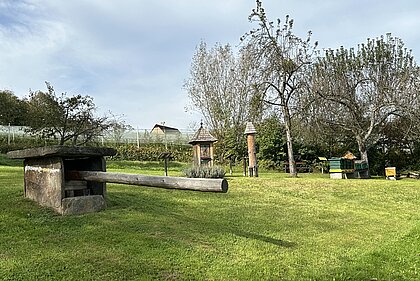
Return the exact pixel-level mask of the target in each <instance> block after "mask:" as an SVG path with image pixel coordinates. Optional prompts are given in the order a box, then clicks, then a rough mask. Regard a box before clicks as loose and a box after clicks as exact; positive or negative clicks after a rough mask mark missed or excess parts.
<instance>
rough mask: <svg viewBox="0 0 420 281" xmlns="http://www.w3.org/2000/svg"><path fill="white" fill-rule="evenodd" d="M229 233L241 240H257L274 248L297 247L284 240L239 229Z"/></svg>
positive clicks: (295, 244) (293, 243)
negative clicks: (274, 246) (241, 238)
mask: <svg viewBox="0 0 420 281" xmlns="http://www.w3.org/2000/svg"><path fill="white" fill-rule="evenodd" d="M230 231H231V232H232V233H233V234H235V235H237V236H240V237H243V238H249V239H255V240H259V241H262V242H266V243H270V244H273V245H276V246H279V247H284V248H295V247H296V246H297V243H295V242H290V241H285V240H281V239H275V238H272V237H268V236H264V235H261V234H256V233H251V232H246V231H243V230H241V229H231V230H230Z"/></svg>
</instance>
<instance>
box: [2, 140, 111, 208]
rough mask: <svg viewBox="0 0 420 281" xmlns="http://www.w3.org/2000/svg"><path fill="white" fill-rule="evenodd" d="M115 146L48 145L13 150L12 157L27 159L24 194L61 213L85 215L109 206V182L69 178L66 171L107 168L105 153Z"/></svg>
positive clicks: (106, 154) (10, 156)
mask: <svg viewBox="0 0 420 281" xmlns="http://www.w3.org/2000/svg"><path fill="white" fill-rule="evenodd" d="M115 153H116V151H115V150H114V149H112V148H103V147H72V146H48V147H40V148H31V149H24V150H17V151H11V152H9V153H8V154H7V156H8V157H9V158H15V159H25V160H24V194H25V197H27V198H30V199H32V200H34V201H36V202H38V203H39V204H40V205H42V206H45V207H50V208H52V209H54V210H55V211H57V212H58V213H60V214H63V215H67V214H84V213H90V212H97V211H100V210H103V209H105V208H106V183H104V182H94V181H89V182H88V181H85V180H67V179H66V177H65V174H66V172H67V171H72V170H83V171H102V172H105V171H106V162H105V159H104V156H112V155H115Z"/></svg>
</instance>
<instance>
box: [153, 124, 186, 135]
mask: <svg viewBox="0 0 420 281" xmlns="http://www.w3.org/2000/svg"><path fill="white" fill-rule="evenodd" d="M154 128H160V129H161V130H162V131H175V132H177V133H180V131H179V130H178V129H177V128H172V127H168V126H164V125H160V124H155V125H154V126H153V128H152V131H153V129H154Z"/></svg>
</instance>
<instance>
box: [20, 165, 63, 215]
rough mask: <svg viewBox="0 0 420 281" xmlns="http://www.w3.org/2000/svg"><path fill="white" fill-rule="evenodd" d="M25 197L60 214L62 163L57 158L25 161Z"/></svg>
mask: <svg viewBox="0 0 420 281" xmlns="http://www.w3.org/2000/svg"><path fill="white" fill-rule="evenodd" d="M24 163H25V171H24V175H25V197H27V198H30V199H32V200H34V201H36V202H38V203H39V204H40V205H42V206H45V207H50V208H53V209H54V210H56V211H58V212H60V210H61V199H62V198H63V197H64V189H63V188H62V187H63V185H64V169H63V161H62V159H61V158H59V157H51V158H33V159H32V158H31V159H26V160H25V162H24Z"/></svg>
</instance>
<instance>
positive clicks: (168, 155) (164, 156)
mask: <svg viewBox="0 0 420 281" xmlns="http://www.w3.org/2000/svg"><path fill="white" fill-rule="evenodd" d="M171 156H172V153H171V152H162V153H161V154H160V155H159V157H158V158H159V159H163V160H164V169H165V170H164V175H165V177H167V176H168V159H169V158H171Z"/></svg>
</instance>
